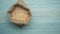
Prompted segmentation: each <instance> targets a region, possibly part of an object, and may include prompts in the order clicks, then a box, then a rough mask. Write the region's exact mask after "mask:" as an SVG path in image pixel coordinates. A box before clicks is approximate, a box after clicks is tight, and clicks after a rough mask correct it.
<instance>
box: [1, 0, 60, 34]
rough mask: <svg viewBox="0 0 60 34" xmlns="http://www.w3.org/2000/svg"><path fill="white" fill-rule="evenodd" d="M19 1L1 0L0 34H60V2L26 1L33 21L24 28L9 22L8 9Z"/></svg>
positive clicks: (52, 0)
mask: <svg viewBox="0 0 60 34" xmlns="http://www.w3.org/2000/svg"><path fill="white" fill-rule="evenodd" d="M17 1H18V0H0V34H60V0H24V2H25V3H26V5H27V6H28V7H29V9H30V10H31V13H32V19H31V21H30V22H29V24H28V25H25V26H24V27H23V28H20V27H19V26H17V25H15V24H12V23H11V22H9V20H8V17H7V11H8V9H9V8H10V7H11V6H12V5H13V4H15V3H17Z"/></svg>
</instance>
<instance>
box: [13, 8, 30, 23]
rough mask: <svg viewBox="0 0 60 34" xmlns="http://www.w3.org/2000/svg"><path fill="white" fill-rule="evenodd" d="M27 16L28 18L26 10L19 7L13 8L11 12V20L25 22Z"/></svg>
mask: <svg viewBox="0 0 60 34" xmlns="http://www.w3.org/2000/svg"><path fill="white" fill-rule="evenodd" d="M28 18H29V15H28V13H27V11H26V10H23V9H21V8H15V10H14V11H13V12H12V19H13V20H17V21H22V22H27V20H28Z"/></svg>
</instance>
